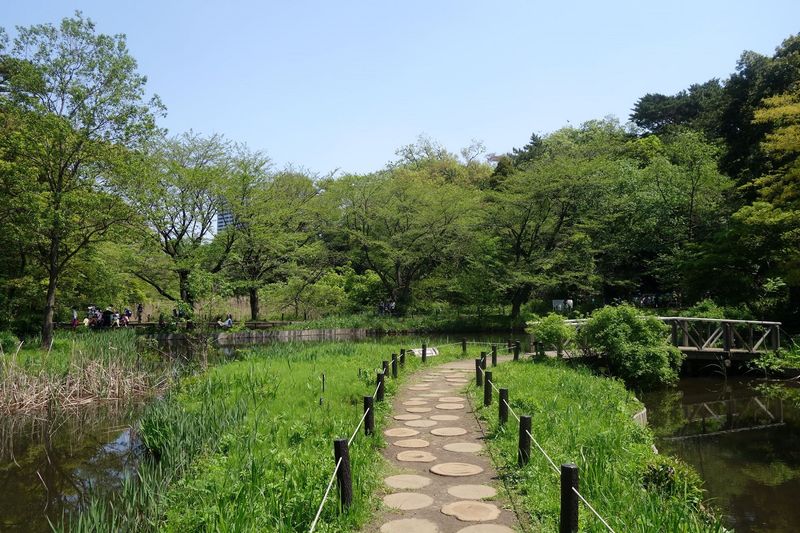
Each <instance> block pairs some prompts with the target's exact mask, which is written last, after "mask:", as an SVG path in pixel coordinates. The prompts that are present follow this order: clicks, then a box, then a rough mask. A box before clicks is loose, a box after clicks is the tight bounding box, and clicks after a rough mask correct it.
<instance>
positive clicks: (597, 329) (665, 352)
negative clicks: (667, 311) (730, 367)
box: [581, 305, 683, 389]
mask: <svg viewBox="0 0 800 533" xmlns="http://www.w3.org/2000/svg"><path fill="white" fill-rule="evenodd" d="M581 334H582V336H583V339H582V340H583V341H584V342H585V343H586V345H588V346H590V347H591V350H592V351H596V352H599V353H600V354H601V355H602V356H603V357H604V358H605V359H606V360H607V362H608V368H609V371H610V372H611V373H612V374H614V375H616V376H618V377H620V378H622V379H623V380H625V381H626V382H627V383H628V384H630V385H632V386H636V387H639V388H642V389H647V388H653V387H656V386H659V385H671V384H674V383H675V382H676V381H677V380H678V370H679V369H680V365H681V361H682V360H683V355H682V354H681V352H680V351H679V350H678V349H677V348H674V347H673V346H670V345H669V343H668V342H667V326H666V325H665V324H663V323H662V322H661V321H660V320H658V319H657V318H656V317H651V316H642V315H640V314H639V311H638V310H636V309H635V308H634V307H632V306H630V305H620V306H618V307H609V306H606V307H603V308H601V309H598V310H597V311H595V312H594V313H592V316H591V318H590V319H589V321H588V322H587V324H586V326H585V327H584V328H583V330H582V332H581Z"/></svg>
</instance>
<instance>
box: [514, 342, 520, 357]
mask: <svg viewBox="0 0 800 533" xmlns="http://www.w3.org/2000/svg"><path fill="white" fill-rule="evenodd" d="M520 348H521V347H520V342H519V341H514V361H519V352H520Z"/></svg>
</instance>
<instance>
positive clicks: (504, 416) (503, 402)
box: [498, 389, 508, 425]
mask: <svg viewBox="0 0 800 533" xmlns="http://www.w3.org/2000/svg"><path fill="white" fill-rule="evenodd" d="M498 404H499V405H500V425H503V424H505V423H506V422H508V389H500V399H499V402H498Z"/></svg>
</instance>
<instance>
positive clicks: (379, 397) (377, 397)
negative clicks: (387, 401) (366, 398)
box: [375, 372, 384, 402]
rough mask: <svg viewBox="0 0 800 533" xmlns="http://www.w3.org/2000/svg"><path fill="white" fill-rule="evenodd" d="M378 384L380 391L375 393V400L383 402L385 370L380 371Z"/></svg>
mask: <svg viewBox="0 0 800 533" xmlns="http://www.w3.org/2000/svg"><path fill="white" fill-rule="evenodd" d="M376 386H377V387H378V393H377V394H375V400H377V401H379V402H382V401H383V388H384V385H383V372H378V379H377V383H376Z"/></svg>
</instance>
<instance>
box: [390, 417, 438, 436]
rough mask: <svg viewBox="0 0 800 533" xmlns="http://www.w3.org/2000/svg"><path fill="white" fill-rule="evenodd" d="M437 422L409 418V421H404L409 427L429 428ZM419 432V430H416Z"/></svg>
mask: <svg viewBox="0 0 800 533" xmlns="http://www.w3.org/2000/svg"><path fill="white" fill-rule="evenodd" d="M438 423H439V422H437V421H435V420H411V421H410V422H406V425H407V426H408V427H410V428H430V427H433V426H435V425H436V424H438ZM417 433H419V432H417ZM398 436H403V437H406V436H410V435H398Z"/></svg>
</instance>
